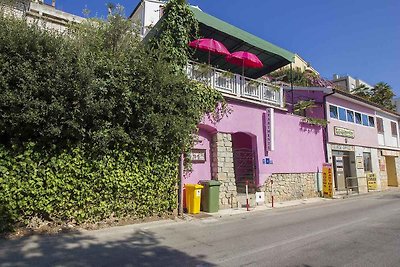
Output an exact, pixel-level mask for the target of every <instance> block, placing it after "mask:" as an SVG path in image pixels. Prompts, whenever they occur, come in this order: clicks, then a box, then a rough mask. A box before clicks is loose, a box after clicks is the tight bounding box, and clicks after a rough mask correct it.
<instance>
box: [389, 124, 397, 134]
mask: <svg viewBox="0 0 400 267" xmlns="http://www.w3.org/2000/svg"><path fill="white" fill-rule="evenodd" d="M390 126H391V128H392V135H393V136H397V123H395V122H394V121H391V122H390Z"/></svg>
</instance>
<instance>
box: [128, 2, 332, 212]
mask: <svg viewBox="0 0 400 267" xmlns="http://www.w3.org/2000/svg"><path fill="white" fill-rule="evenodd" d="M153 2H157V1H146V0H142V1H141V4H140V5H138V7H137V8H136V9H135V11H134V12H133V14H132V15H131V18H132V20H135V21H139V23H141V27H144V28H146V27H147V24H148V23H149V22H148V21H150V20H151V21H152V23H151V24H152V25H154V24H155V26H154V28H155V29H157V27H158V25H157V20H158V18H159V17H160V16H161V15H162V14H161V13H159V11H160V10H161V8H160V7H159V6H160V5H162V4H163V3H162V2H157V3H153ZM190 8H191V10H192V12H193V13H194V15H195V17H196V19H197V20H198V22H199V28H200V36H201V37H202V38H212V39H214V40H217V41H220V42H222V43H223V44H224V45H225V46H226V48H227V49H228V50H229V51H230V52H235V51H247V52H251V53H253V54H255V55H257V57H258V58H259V59H260V60H261V61H262V63H263V67H262V68H245V69H244V70H243V68H242V66H237V65H233V64H231V63H229V62H227V60H226V59H225V57H223V56H219V55H213V54H209V53H207V52H203V51H194V52H195V53H194V55H193V57H192V60H191V61H190V62H188V65H187V75H188V76H189V77H190V78H192V79H195V80H198V81H200V82H204V83H207V84H208V85H210V86H212V87H213V88H215V89H216V90H219V91H221V92H222V94H223V95H224V96H225V98H226V100H227V102H228V104H229V107H230V109H231V111H232V112H231V113H230V114H229V115H228V116H227V117H224V118H223V119H222V120H220V121H219V122H218V123H215V124H214V123H213V122H211V121H210V120H209V119H208V117H207V116H205V117H204V118H203V120H202V122H201V123H200V124H199V131H198V138H197V139H198V142H197V143H196V145H195V146H194V148H193V150H192V152H191V155H190V156H191V159H192V168H193V169H192V171H191V172H190V173H186V175H185V178H184V179H183V183H184V184H193V183H198V182H199V181H201V180H211V179H213V180H218V181H220V182H221V186H220V207H221V208H229V207H236V206H238V205H242V204H244V200H243V195H242V194H243V193H244V188H245V184H246V183H248V184H249V187H250V192H251V193H252V201H253V203H252V205H254V201H255V193H256V192H265V193H259V194H257V195H258V197H261V198H260V199H261V200H262V199H263V198H264V197H265V202H268V201H269V197H270V191H271V181H273V188H274V192H275V195H276V199H278V200H289V199H298V198H305V197H312V196H316V195H317V192H318V172H319V171H320V170H321V166H322V163H323V162H324V160H325V155H324V146H323V132H322V129H321V127H315V126H312V125H309V124H308V123H305V122H304V121H303V118H302V117H301V116H297V115H293V114H291V113H289V112H288V110H287V109H286V105H285V99H284V93H283V89H282V88H279V87H276V86H274V85H273V84H271V83H268V82H267V81H266V80H264V79H262V78H260V77H263V76H264V75H266V74H268V73H270V72H272V71H274V70H277V69H279V68H281V67H283V66H286V65H288V64H291V63H292V62H293V61H294V58H295V55H294V54H293V53H291V52H289V51H287V50H285V49H282V48H280V47H278V46H276V45H273V44H271V43H269V42H267V41H265V40H262V39H260V38H258V37H257V36H254V35H252V34H250V33H248V32H245V31H243V30H241V29H239V28H236V27H235V26H233V25H230V24H228V23H226V22H224V21H221V20H219V19H217V18H215V17H213V16H210V15H208V14H206V13H204V12H203V11H201V10H200V9H199V8H198V7H190ZM154 14H156V15H154ZM150 32H151V31H150ZM142 34H143V35H146V34H147V31H142ZM144 38H146V37H145V36H144ZM199 63H205V64H207V65H211V66H212V67H211V68H207V69H206V70H204V68H201V67H200V65H199ZM209 63H210V64H209ZM203 66H204V65H203ZM243 71H244V75H243Z"/></svg>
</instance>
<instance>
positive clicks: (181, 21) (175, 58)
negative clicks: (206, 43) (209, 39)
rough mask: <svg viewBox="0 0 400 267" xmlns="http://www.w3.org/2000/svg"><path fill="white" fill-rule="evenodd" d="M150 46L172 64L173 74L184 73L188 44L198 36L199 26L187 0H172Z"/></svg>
mask: <svg viewBox="0 0 400 267" xmlns="http://www.w3.org/2000/svg"><path fill="white" fill-rule="evenodd" d="M155 30H156V31H157V33H156V34H155V35H154V37H153V38H152V39H151V40H150V42H149V43H150V45H151V46H152V47H155V48H157V49H158V50H160V52H161V56H162V57H163V58H164V59H165V60H167V61H168V62H170V63H172V64H173V66H174V69H173V70H172V71H173V72H177V71H182V70H183V69H184V68H185V67H186V64H187V62H188V58H189V55H190V50H189V46H188V43H189V42H190V41H191V40H193V39H195V38H196V37H197V34H198V30H199V24H198V22H197V20H196V18H195V16H194V14H193V12H192V11H191V10H190V9H189V6H188V4H187V3H186V1H185V0H170V1H169V2H168V3H167V4H166V5H165V8H164V16H163V17H162V19H161V24H160V27H159V28H158V29H155Z"/></svg>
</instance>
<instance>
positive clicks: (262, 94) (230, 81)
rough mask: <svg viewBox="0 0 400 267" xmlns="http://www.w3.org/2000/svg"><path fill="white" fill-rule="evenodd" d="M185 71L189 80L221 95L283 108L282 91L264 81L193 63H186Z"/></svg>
mask: <svg viewBox="0 0 400 267" xmlns="http://www.w3.org/2000/svg"><path fill="white" fill-rule="evenodd" d="M204 67H206V68H204ZM186 71H187V75H188V77H189V78H191V79H194V80H197V81H201V82H204V83H207V84H209V85H210V86H211V87H213V88H215V89H217V90H219V91H220V92H222V93H225V94H228V95H232V96H235V97H240V98H245V99H251V100H255V101H258V102H262V103H266V104H270V105H274V106H278V107H283V89H282V88H277V87H276V86H273V85H272V84H270V83H267V82H265V81H262V80H254V79H251V78H248V77H244V76H242V75H239V74H232V73H230V72H228V71H224V70H221V69H217V68H214V67H210V66H205V65H202V64H199V63H196V62H193V61H190V62H189V63H188V65H187V70H186Z"/></svg>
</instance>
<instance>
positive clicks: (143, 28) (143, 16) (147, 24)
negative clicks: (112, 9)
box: [129, 0, 165, 37]
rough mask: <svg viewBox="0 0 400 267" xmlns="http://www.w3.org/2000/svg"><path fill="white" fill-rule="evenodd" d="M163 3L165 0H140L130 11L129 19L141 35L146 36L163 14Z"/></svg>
mask: <svg viewBox="0 0 400 267" xmlns="http://www.w3.org/2000/svg"><path fill="white" fill-rule="evenodd" d="M164 5H165V1H157V0H141V1H140V3H139V4H138V5H137V6H136V8H135V9H134V10H133V11H132V13H131V15H130V16H129V19H130V20H131V21H132V22H133V23H135V24H136V25H137V27H138V28H139V30H140V35H141V36H142V37H144V36H146V35H147V33H148V32H149V31H150V30H151V28H152V27H153V26H154V25H156V23H157V22H158V21H159V20H160V18H161V17H162V16H163V7H164Z"/></svg>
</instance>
